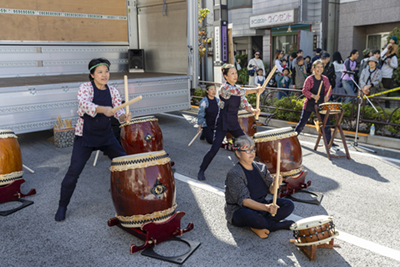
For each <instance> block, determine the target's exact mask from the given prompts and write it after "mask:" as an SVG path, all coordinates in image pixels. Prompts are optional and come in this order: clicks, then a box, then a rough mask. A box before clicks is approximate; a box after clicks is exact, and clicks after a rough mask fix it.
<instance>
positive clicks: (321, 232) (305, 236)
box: [290, 215, 339, 246]
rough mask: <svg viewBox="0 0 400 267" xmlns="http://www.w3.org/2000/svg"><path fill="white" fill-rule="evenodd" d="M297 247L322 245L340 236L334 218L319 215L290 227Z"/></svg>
mask: <svg viewBox="0 0 400 267" xmlns="http://www.w3.org/2000/svg"><path fill="white" fill-rule="evenodd" d="M290 230H292V231H293V236H294V237H295V238H296V243H295V244H296V245H297V246H309V245H320V244H324V243H328V242H329V241H330V240H331V239H332V238H334V237H336V236H338V235H339V232H338V231H336V230H335V225H334V223H333V216H328V215H318V216H312V217H308V218H304V219H301V220H299V221H297V222H295V223H293V224H292V225H291V226H290Z"/></svg>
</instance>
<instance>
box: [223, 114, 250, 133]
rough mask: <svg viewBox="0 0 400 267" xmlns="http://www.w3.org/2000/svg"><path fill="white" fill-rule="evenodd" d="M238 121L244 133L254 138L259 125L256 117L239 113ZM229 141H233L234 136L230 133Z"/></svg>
mask: <svg viewBox="0 0 400 267" xmlns="http://www.w3.org/2000/svg"><path fill="white" fill-rule="evenodd" d="M238 120H239V124H240V128H242V130H243V132H244V133H245V134H246V135H247V136H250V137H252V136H253V135H254V134H255V133H256V132H257V124H256V119H255V118H254V115H253V114H251V113H239V115H238ZM226 138H227V139H232V138H233V136H232V135H231V134H230V133H227V134H226Z"/></svg>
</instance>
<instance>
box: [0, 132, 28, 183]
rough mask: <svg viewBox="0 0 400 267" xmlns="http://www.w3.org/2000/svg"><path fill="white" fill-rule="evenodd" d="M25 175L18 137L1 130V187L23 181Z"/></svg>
mask: <svg viewBox="0 0 400 267" xmlns="http://www.w3.org/2000/svg"><path fill="white" fill-rule="evenodd" d="M23 173H24V172H23V171H22V156H21V149H20V147H19V144H18V140H17V136H16V135H15V133H14V132H13V131H11V130H0V186H4V185H7V184H9V183H12V182H14V181H15V180H18V179H22V175H23Z"/></svg>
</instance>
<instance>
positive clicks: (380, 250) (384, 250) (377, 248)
mask: <svg viewBox="0 0 400 267" xmlns="http://www.w3.org/2000/svg"><path fill="white" fill-rule="evenodd" d="M174 176H175V179H177V180H179V181H182V182H185V183H187V184H189V185H193V186H196V187H198V188H201V189H204V190H206V191H209V192H211V193H214V194H217V195H219V196H225V193H224V190H223V189H221V188H218V187H215V186H212V185H209V184H206V183H204V182H199V181H197V180H194V179H192V178H190V177H187V176H185V175H182V174H179V173H175V174H174ZM288 218H289V219H291V220H294V221H298V220H300V219H303V217H300V216H297V215H294V214H291V215H290V216H289V217H288ZM338 231H339V230H338ZM336 238H337V239H340V240H343V241H345V242H347V243H350V244H353V245H355V246H358V247H360V248H364V249H367V250H370V251H372V252H374V253H377V254H380V255H382V256H385V257H388V258H392V259H394V260H396V261H399V262H400V251H398V250H395V249H392V248H388V247H385V246H382V245H379V244H377V243H374V242H371V241H368V240H366V239H362V238H359V237H356V236H354V235H350V234H348V233H345V232H343V231H339V236H338V237H336Z"/></svg>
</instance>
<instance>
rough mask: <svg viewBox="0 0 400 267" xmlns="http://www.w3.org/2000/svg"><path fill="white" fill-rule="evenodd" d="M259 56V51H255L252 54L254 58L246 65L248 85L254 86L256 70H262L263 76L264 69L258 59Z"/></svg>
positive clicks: (262, 63) (260, 60)
mask: <svg viewBox="0 0 400 267" xmlns="http://www.w3.org/2000/svg"><path fill="white" fill-rule="evenodd" d="M260 56H261V54H260V52H259V51H256V52H255V53H254V58H252V59H250V61H249V63H248V65H247V71H248V74H249V85H256V82H255V81H256V76H257V72H258V70H260V69H261V70H263V76H265V68H264V62H263V61H262V59H261V58H260Z"/></svg>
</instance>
